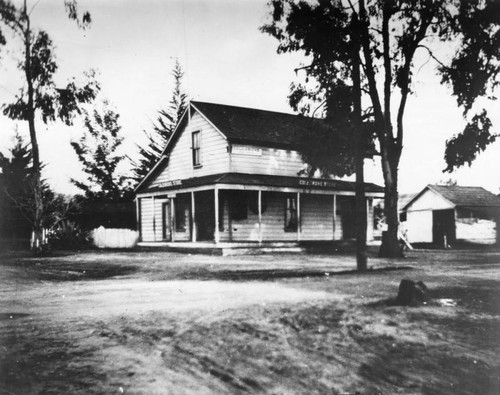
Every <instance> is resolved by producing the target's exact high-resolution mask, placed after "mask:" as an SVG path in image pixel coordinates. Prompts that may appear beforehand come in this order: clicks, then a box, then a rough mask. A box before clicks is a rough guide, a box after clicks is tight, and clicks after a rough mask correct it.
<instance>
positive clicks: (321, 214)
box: [300, 195, 333, 240]
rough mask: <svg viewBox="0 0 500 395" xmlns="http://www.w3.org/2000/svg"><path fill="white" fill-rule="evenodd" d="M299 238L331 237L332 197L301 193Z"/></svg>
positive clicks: (325, 238)
mask: <svg viewBox="0 0 500 395" xmlns="http://www.w3.org/2000/svg"><path fill="white" fill-rule="evenodd" d="M300 217H301V225H302V226H301V235H300V238H301V240H332V239H333V198H332V196H328V195H301V197H300Z"/></svg>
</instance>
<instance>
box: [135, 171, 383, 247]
mask: <svg viewBox="0 0 500 395" xmlns="http://www.w3.org/2000/svg"><path fill="white" fill-rule="evenodd" d="M203 178H207V177H200V178H197V179H189V180H182V181H181V180H179V181H176V182H170V183H168V184H167V185H163V186H162V187H160V188H158V190H155V191H147V192H145V193H142V194H140V195H138V197H137V199H136V203H137V214H138V215H137V217H138V218H137V220H138V225H139V230H140V236H141V245H143V246H144V245H146V244H147V246H152V245H158V246H160V244H155V243H168V245H170V246H173V244H174V243H175V244H177V245H178V247H181V244H179V243H182V244H183V245H184V244H185V243H188V244H190V245H191V246H192V244H193V243H196V245H197V247H199V248H205V246H207V247H206V248H210V247H213V246H214V245H217V246H221V247H223V248H225V247H228V248H229V246H233V247H237V248H254V247H255V246H259V247H261V248H265V247H269V248H275V247H277V246H278V247H279V248H289V249H290V248H295V249H297V248H300V247H299V243H300V242H303V241H313V240H316V241H328V240H330V241H334V240H349V239H352V238H353V237H354V191H353V190H352V189H353V186H352V183H348V182H345V181H338V180H318V179H306V178H299V177H281V176H256V175H249V174H248V175H246V174H236V173H228V174H225V175H219V176H217V177H215V178H212V179H203ZM196 184H201V185H196ZM375 187H376V186H375ZM349 189H350V190H349ZM367 189H368V191H367V200H366V204H367V212H368V218H367V219H368V224H369V226H368V229H367V235H368V240H371V239H372V238H373V202H372V200H373V197H379V195H380V194H381V193H380V192H379V191H373V190H370V189H373V188H370V186H369V188H367ZM242 243H243V244H242ZM245 243H250V244H249V245H248V246H247V245H245ZM272 243H274V245H273V244H272ZM276 243H278V244H276ZM279 243H287V244H286V245H283V244H281V245H280V244H279Z"/></svg>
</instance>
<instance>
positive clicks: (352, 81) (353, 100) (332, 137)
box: [263, 10, 371, 270]
mask: <svg viewBox="0 0 500 395" xmlns="http://www.w3.org/2000/svg"><path fill="white" fill-rule="evenodd" d="M310 11H313V10H310ZM315 11H318V10H315ZM325 22H326V24H325ZM329 22H330V21H328V20H325V18H324V17H323V15H322V14H320V13H318V14H315V12H314V11H313V12H311V13H310V14H309V20H308V22H307V24H306V26H301V27H300V28H301V29H304V30H308V31H309V32H311V33H312V34H313V35H316V34H318V35H321V32H324V31H325V29H330V30H332V31H331V34H332V35H333V36H335V37H336V40H335V41H334V42H332V43H331V45H329V46H324V45H322V40H318V41H316V40H311V41H310V42H308V43H307V44H304V50H306V51H308V50H311V49H314V51H315V53H316V54H317V55H318V58H317V59H314V60H313V61H312V63H311V65H310V66H309V67H305V68H303V69H304V70H305V72H306V75H307V78H306V84H292V88H291V93H290V96H289V102H290V105H291V106H292V108H293V109H294V110H296V111H300V112H302V113H306V114H307V113H308V114H309V115H313V116H314V115H315V113H316V112H317V111H318V110H319V109H320V108H321V109H322V111H321V112H322V116H323V117H324V118H325V121H326V122H317V123H316V126H315V128H314V130H311V131H309V133H307V134H305V135H304V136H303V137H302V139H301V140H302V141H301V144H300V146H301V147H302V152H301V154H302V157H303V158H304V160H305V162H306V163H308V164H309V171H315V170H316V169H318V170H320V171H321V173H322V174H328V175H330V174H333V175H336V176H345V175H351V174H353V173H356V204H355V208H356V215H355V229H356V258H357V267H358V270H366V269H367V256H366V228H367V221H366V218H367V212H366V196H365V190H364V187H365V186H364V158H365V156H366V155H367V153H368V147H369V142H370V141H371V137H370V133H369V127H368V126H369V124H367V123H363V117H362V112H361V111H362V107H361V88H362V86H361V74H360V59H359V55H358V54H359V40H358V39H357V36H356V35H355V34H353V33H354V31H356V29H355V28H354V29H353V28H352V25H353V24H357V23H358V21H357V18H354V17H351V18H350V16H349V15H348V14H347V13H345V15H344V17H342V18H339V19H338V20H337V21H336V23H335V24H331V23H329ZM268 28H271V29H272V27H269V26H267V27H264V28H263V29H264V31H266V29H268ZM272 31H273V30H272ZM332 50H333V52H335V54H336V58H337V59H342V62H339V61H337V62H324V60H323V59H324V58H325V57H329V56H331V52H332ZM320 59H321V60H320ZM332 75H342V77H343V78H342V79H339V78H331V76H332ZM310 78H312V79H314V80H315V81H316V84H314V85H312V86H311V84H310V81H309V79H310ZM312 106H316V108H315V109H314V110H313V108H312Z"/></svg>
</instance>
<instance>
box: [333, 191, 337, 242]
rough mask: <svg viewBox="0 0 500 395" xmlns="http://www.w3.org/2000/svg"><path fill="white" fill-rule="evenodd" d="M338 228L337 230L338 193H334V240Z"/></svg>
mask: <svg viewBox="0 0 500 395" xmlns="http://www.w3.org/2000/svg"><path fill="white" fill-rule="evenodd" d="M336 230H337V195H333V240H335V231H336Z"/></svg>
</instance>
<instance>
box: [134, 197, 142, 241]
mask: <svg viewBox="0 0 500 395" xmlns="http://www.w3.org/2000/svg"><path fill="white" fill-rule="evenodd" d="M135 211H136V213H135V215H136V221H137V232H139V240H140V241H142V225H141V198H135Z"/></svg>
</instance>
